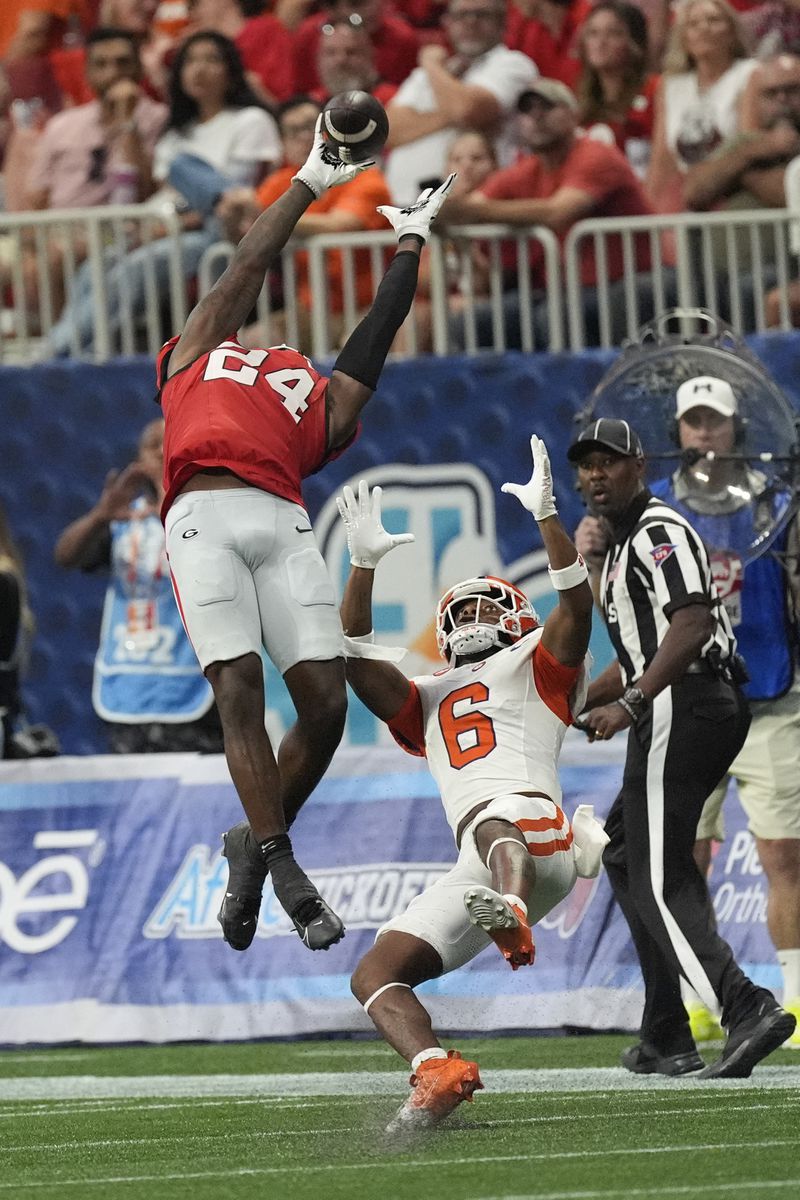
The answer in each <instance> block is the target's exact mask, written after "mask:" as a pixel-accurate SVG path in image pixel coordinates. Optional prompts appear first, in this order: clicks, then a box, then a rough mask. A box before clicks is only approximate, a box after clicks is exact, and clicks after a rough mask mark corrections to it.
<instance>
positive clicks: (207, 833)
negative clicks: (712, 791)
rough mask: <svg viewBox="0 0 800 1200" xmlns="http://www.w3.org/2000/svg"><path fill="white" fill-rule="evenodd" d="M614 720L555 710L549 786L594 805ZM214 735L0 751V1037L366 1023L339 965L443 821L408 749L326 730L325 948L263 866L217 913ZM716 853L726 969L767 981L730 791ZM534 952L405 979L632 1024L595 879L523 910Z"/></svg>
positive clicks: (155, 1037) (429, 875) (428, 999)
mask: <svg viewBox="0 0 800 1200" xmlns="http://www.w3.org/2000/svg"><path fill="white" fill-rule="evenodd" d="M623 754H624V740H622V739H620V738H617V739H615V740H614V741H613V742H610V743H607V744H604V745H599V744H598V745H594V746H589V745H588V744H587V742H586V740H585V738H584V737H583V736H582V735H581V734H579V733H577V732H576V731H571V732H570V734H569V735H568V737H567V740H566V742H565V747H564V753H563V755H562V768H563V769H562V781H563V786H564V800H565V808H566V810H567V811H568V812H572V811H573V810H574V807H575V806H576V805H577V804H579V803H592V804H594V805H595V811H596V812H597V813H598V815H600V816H603V815H604V814H605V813H606V812H607V810H608V808H609V806H610V804H611V803H612V801H613V799H614V796H615V794H616V790H617V788H618V786H619V780H620V776H621V760H622V755H623ZM240 816H241V813H240V808H239V803H238V800H237V797H236V794H235V792H234V789H233V786H232V784H231V782H230V778H229V776H228V774H227V769H226V767H225V763H224V760H223V759H222V758H218V757H216V756H210V757H201V756H195V755H150V756H146V757H138V758H137V757H129V758H126V757H117V758H110V757H97V758H84V759H77V758H63V759H58V760H50V761H39V762H30V763H19V764H15V763H8V764H5V765H4V768H3V777H2V782H0V846H1V847H2V850H0V1043H2V1044H6V1045H8V1044H24V1043H47V1044H52V1043H57V1042H73V1041H84V1042H126V1041H144V1042H162V1041H171V1040H176V1041H177V1040H190V1039H208V1040H226V1039H245V1038H265V1037H279V1036H309V1035H311V1036H313V1035H318V1034H322V1033H326V1032H327V1033H346V1032H357V1031H367V1030H370V1029H371V1028H372V1026H371V1023H370V1021H369V1020H368V1018H367V1017H366V1016H365V1015H364V1013H363V1012H362V1010H361V1009H360V1007H359V1006H358V1005H357V1004H356V1002H355V1000H354V999H353V997H352V995H351V993H350V988H349V979H350V975H351V973H352V971H353V969H354V967H355V966H356V964H357V962H358V960H359V958H360V957H361V955H362V954H363V953H364V952H365V951H366V950H367V949H368V948H369V946H370V945H371V944H372V941H373V939H374V937H375V933H376V931H377V929H378V928H379V927H380V926H381V925H382V924H383V922H385V921H386V920H388V919H389V918H390V917H392V916H393V915H394V914H396V913H398V912H400V911H402V910H403V909H404V908H405V907H406V906H407V904H408V903H409V901H410V900H411V899H412V898H413V897H414V896H416V895H417V894H418V893H419V892H421V891H422V890H424V888H425V887H427V886H428V885H429V884H430V883H431V882H433V881H434V880H435V879H437V878H438V877H439V876H440V875H441V874H443V873H444V872H445V871H447V870H448V868H449V866H450V865H451V864H452V863H453V862H454V860H455V847H454V845H453V842H452V835H451V833H450V831H449V829H448V827H447V825H446V823H445V820H444V816H443V813H442V810H441V806H440V804H439V800H438V797H437V795H436V792H435V788H434V785H433V781H432V779H431V777H430V775H429V774H428V772H427V769H426V767H425V764H424V762H423V761H421V760H417V759H413V758H411V757H408V756H406V755H404V754H402V752H401V751H400V750H398V749H396V748H392V747H381V746H374V745H372V746H365V747H361V748H359V747H344V748H342V749H341V750H340V751H339V753H338V754H337V756H336V758H335V759H334V763H333V765H332V768H331V770H330V772H329V773H328V775H327V776H326V778H325V780H324V781H323V782H322V784H321V785H320V786H319V788H318V789H317V791H316V792H315V793H314V795H313V796H312V797H311V799H310V800H309V802H308V804H307V805H306V807H305V808H304V810H303V812H302V814H301V816H300V818H299V819H298V821H297V824H296V826H295V827H294V829H293V840H294V843H295V846H296V849H297V854H298V858H299V860H300V862H301V863H302V864H303V865H304V866H305V867H306V869H307V870H308V871H309V874H310V875H311V876H312V877H313V878H314V880H315V881H316V882H317V884H318V885H319V886H320V889H321V891H322V893H323V895H324V896H325V897H326V898H327V900H328V901H329V902H330V903H331V905H332V906H333V907H334V908H335V909H336V910H337V911H338V912H339V913H340V914H341V915H342V917H343V918H344V920H345V923H346V926H347V935H346V937H345V938H344V940H343V941H342V942H340V943H339V944H338V945H336V946H334V947H332V948H331V950H329V951H328V952H326V953H317V954H312V953H310V952H309V951H308V950H307V949H305V947H304V946H303V945H302V944H301V943H300V941H299V939H298V938H297V936H296V934H295V933H294V931H293V929H292V928H291V926H290V924H289V922H288V920H287V918H286V917H285V916H284V915H283V913H282V911H281V909H280V907H279V906H278V905H277V904H276V902H275V899H274V896H273V895H272V893H271V891H270V890H269V887H267V890H266V892H265V897H264V903H263V906H262V912H261V920H260V923H259V928H258V934H257V937H256V939H255V941H254V943H253V945H252V946H251V947H250V949H249V950H248V951H247V952H246V953H236V952H235V951H233V950H231V948H230V947H229V946H227V945H226V944H225V943H224V942H223V940H222V936H221V933H220V928H219V925H218V923H217V920H216V913H217V911H218V909H219V905H220V901H221V898H222V894H223V892H224V889H225V883H226V880H227V863H226V862H225V860H224V859H222V858H221V856H220V853H219V852H220V849H221V840H220V835H221V833H222V832H223V830H225V829H226V828H227V827H228V826H230V825H231V824H233V823H235V822H236V821H238V820H239V819H240ZM726 816H727V823H728V828H729V833H728V839H727V841H726V842H725V844H724V845H723V846H722V847H721V848H720V850H719V853H718V854H717V855H716V857H715V860H714V869H713V876H712V881H711V882H712V888H713V889H714V891H715V894H716V904H717V913H718V918H719V924H720V930H721V932H722V934H723V936H725V937H726V938H727V939H728V940H729V941H730V942H731V944H732V946H733V949H734V953H735V955H736V957H737V958H738V959H739V961H740V962H741V964H742V965H743V966H744V967H745V969H746V970H747V971H748V972H749V973H751V974H752V975H753V977H754V978H755V979H756V980H758V981H759V982H761V983H763V984H765V985H766V986H771V987H777V986H778V983H779V974H778V967H777V964H776V963H775V958H774V952H773V950H772V946H771V944H770V941H769V938H768V935H767V932H766V927H765V924H764V919H765V905H766V888H765V886H764V882H763V878H762V876H761V870H760V866H759V864H758V859H757V857H756V854H755V847H754V845H753V841H752V838H751V837H750V835H749V834H748V833H747V831H746V829H745V828H744V820H743V817H742V814H741V811H740V809H739V806H738V802H737V801H736V800H735V798H729V800H728V802H727V812H726ZM535 936H536V944H537V956H536V964H535V966H534V967H533V968H532V969H531V970H524V971H519V972H516V973H512V972H511V971H510V970H509V969H508V967H507V965H506V963H505V962H504V961H503V960H502V958H501V956H500V955H499V953H498V952H497V951H496V950H495V948H494V947H489V948H488V949H487V950H486V951H484V952H483V953H482V954H481V955H479V956H478V957H477V958H476V959H475V960H473V962H472V963H470V964H469V965H468V966H467V967H465V968H463V969H462V970H461V971H458V972H455V973H453V974H451V975H448V976H446V977H444V978H443V979H440V980H436V981H433V982H432V983H430V984H428V985H425V986H424V987H423V988H422V989H420V993H421V995H422V996H423V997H424V1002H425V1003H426V1004H427V1005H428V1006H429V1007H430V1009H431V1011H432V1014H433V1016H434V1020H435V1021H436V1023H437V1025H438V1027H439V1028H440V1029H442V1030H450V1031H465V1032H469V1031H492V1030H506V1029H521V1030H539V1029H551V1028H569V1027H580V1028H587V1029H610V1028H623V1029H634V1028H636V1026H637V1025H638V1021H639V1016H640V1012H641V1004H642V993H641V978H640V975H639V970H638V966H637V963H636V957H635V953H634V950H633V947H632V945H631V942H630V938H629V936H628V930H627V926H626V925H625V922H624V921H623V919H622V917H621V915H620V913H619V911H618V909H617V908H616V906H615V905H614V903H613V901H612V898H611V894H610V889H609V886H608V881H607V879H606V878H605V877H604V876H603V875H601V876H600V878H599V879H597V880H579V881H578V884H577V886H576V888H575V889H574V890H573V892H572V893H571V895H570V896H569V897H568V898H567V899H566V900H565V901H564V902H563V903H562V904H561V905H560V906H559V907H558V908H557V909H555V910H554V911H553V912H552V913H550V914H549V916H548V917H547V918H546V919H545V920H544V921H543V922H542V923H541V924H540V925H539V926H537V930H536V935H535Z"/></svg>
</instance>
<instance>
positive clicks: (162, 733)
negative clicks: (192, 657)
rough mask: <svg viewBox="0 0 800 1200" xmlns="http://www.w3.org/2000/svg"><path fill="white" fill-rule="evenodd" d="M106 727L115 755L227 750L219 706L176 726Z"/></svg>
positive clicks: (145, 723)
mask: <svg viewBox="0 0 800 1200" xmlns="http://www.w3.org/2000/svg"><path fill="white" fill-rule="evenodd" d="M104 724H105V727H106V730H107V733H108V747H109V750H110V751H111V753H112V754H164V753H169V752H172V753H184V754H185V753H198V754H222V752H223V750H224V748H225V745H224V739H223V736H222V722H221V721H220V719H219V712H218V711H217V706H216V704H212V705H211V708H209V710H208V712H206V713H204V714H203V716H202V717H198V719H197V720H196V721H181V722H177V723H175V724H171V723H167V722H165V721H142V722H141V724H139V725H123V724H122V723H121V722H119V721H116V722H115V721H106V722H104Z"/></svg>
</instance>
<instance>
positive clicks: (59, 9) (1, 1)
mask: <svg viewBox="0 0 800 1200" xmlns="http://www.w3.org/2000/svg"><path fill="white" fill-rule="evenodd" d="M84 7H85V6H84V4H83V3H80V2H78V3H76V0H0V59H3V58H5V56H6V52H7V51H8V48H9V46H10V45H11V43H12V42H13V40H14V37H15V36H16V33H17V28H18V26H19V19H20V17H21V16H22V14H23V13H26V12H40V13H41V12H44V13H50V15H51V16H52V17H55V18H56V19H57V22H58V24H56V25H55V27H54V30H53V38H54V39H58V38H59V37H60V36H61V35H62V34H63V33H64V28H65V25H64V23H65V22H66V20H67V17H69V16H71V15H72V13H75V14H76V15H77V16H82V15H83V9H84Z"/></svg>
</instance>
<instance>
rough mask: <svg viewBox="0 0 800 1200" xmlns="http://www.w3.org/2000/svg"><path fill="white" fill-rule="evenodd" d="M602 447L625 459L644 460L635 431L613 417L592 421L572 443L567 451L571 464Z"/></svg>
mask: <svg viewBox="0 0 800 1200" xmlns="http://www.w3.org/2000/svg"><path fill="white" fill-rule="evenodd" d="M597 446H602V447H603V449H605V450H614V451H615V452H616V453H617V454H622V455H624V456H625V457H626V458H644V451H643V450H642V443H641V442H640V440H639V435H638V433H637V432H636V430H635V429H631V427H630V425H629V424H628V422H627V421H617V420H615V419H614V418H613V417H600V418H599V420H597V421H592V423H591V425H587V426H586V428H585V429H584V430H582V431H581V433H579V434H578V440H577V441H575V442H573V443H572V445H571V446H570V448H569V450H568V451H567V458H568V460H569V461H570V462H571V463H577V462H580V460H581V459H582V458H583V456H584V454H587V453H588V452H589V451H591V450H594V449H595V447H597Z"/></svg>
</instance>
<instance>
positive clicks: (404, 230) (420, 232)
mask: <svg viewBox="0 0 800 1200" xmlns="http://www.w3.org/2000/svg"><path fill="white" fill-rule="evenodd" d="M454 179H455V172H454V173H453V174H452V175H448V176H447V179H445V181H444V183H440V184H439V186H438V188H436V190H435V191H434V189H433V188H426V189H425V191H424V192H422V193H421V194H420V195H419V197H418V198H417V200H416V201H415V202H414V203H413V204H411V205H409V207H408V208H394V207H393V206H392V205H391V204H380V205H378V210H377V211H378V212H379V213H381V215H382V216H384V217H386V220H387V221H388V222H389V224H390V225H391V226H392V227H393V229H394V231H395V233H396V234H397V240H398V241H399V240H400V238H402V237H406V236H407V235H408V234H409V233H415V234H416V235H417V237H421V238H422V240H423V242H425V241H427V240H428V237H429V236H430V232H431V223H432V222H433V220H434V218H435V217H436V215H437V213H438V212H439V209H440V208H441V207H442V205H443V204H444V202H445V200H446V199H447V193H448V192H449V191H450V188H451V187H452V186H453V180H454Z"/></svg>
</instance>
